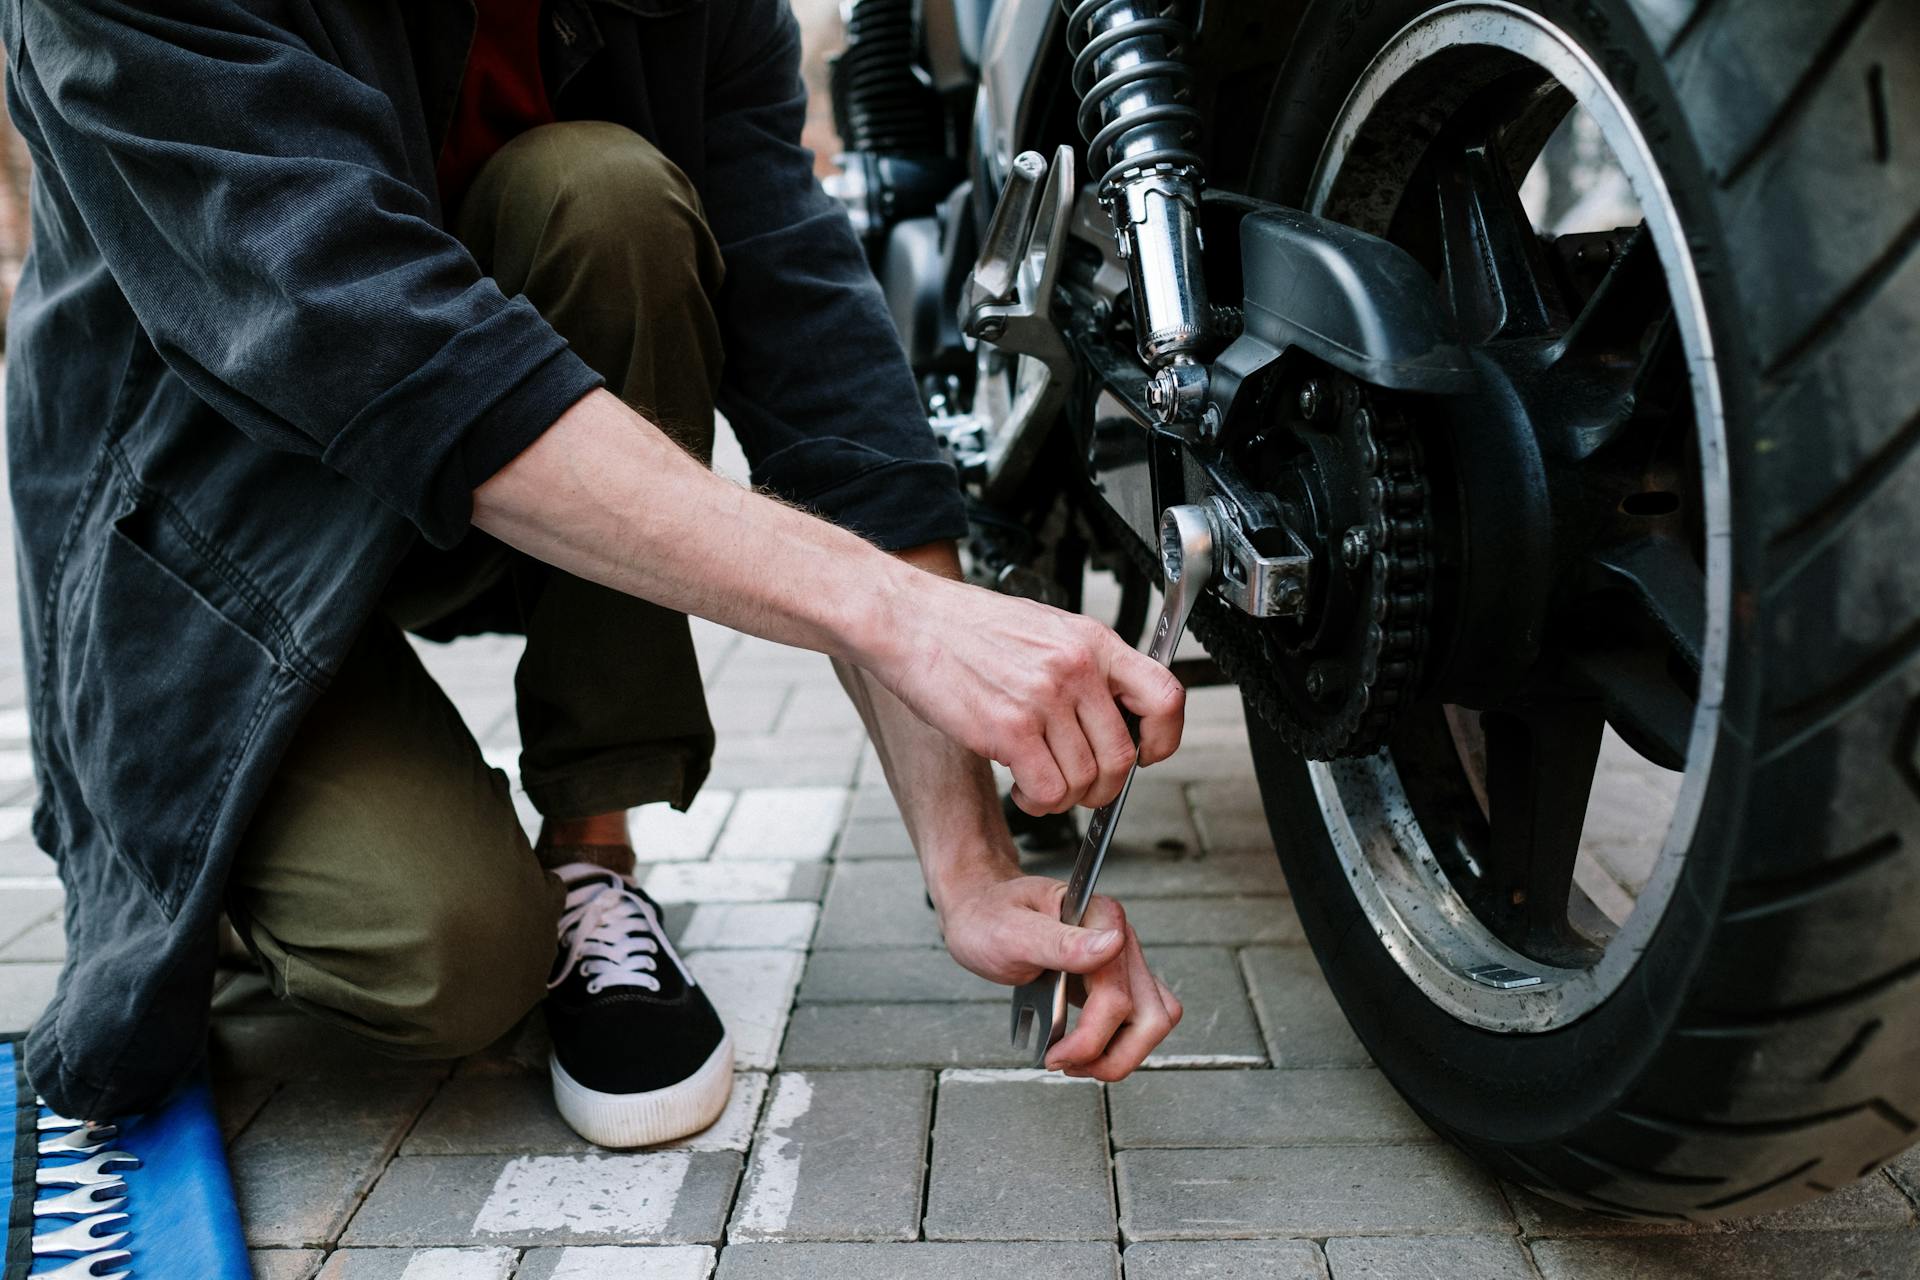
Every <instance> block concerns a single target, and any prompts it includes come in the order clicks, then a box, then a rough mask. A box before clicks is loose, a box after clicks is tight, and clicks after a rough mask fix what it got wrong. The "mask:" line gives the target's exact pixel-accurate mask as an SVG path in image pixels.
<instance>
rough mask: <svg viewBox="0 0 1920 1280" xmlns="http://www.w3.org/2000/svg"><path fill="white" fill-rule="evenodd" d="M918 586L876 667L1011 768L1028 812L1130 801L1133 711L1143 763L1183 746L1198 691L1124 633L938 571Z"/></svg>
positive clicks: (896, 608)
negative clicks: (1191, 698) (1126, 795)
mask: <svg viewBox="0 0 1920 1280" xmlns="http://www.w3.org/2000/svg"><path fill="white" fill-rule="evenodd" d="M906 585H907V587H908V588H909V589H908V590H906V591H903V592H901V593H900V594H899V595H898V596H896V598H895V599H894V601H893V607H892V609H891V610H890V613H891V615H892V616H891V621H890V624H889V626H890V628H891V631H892V635H891V637H890V640H889V641H886V642H882V644H881V645H880V646H878V647H879V648H880V650H881V651H882V652H883V653H884V655H885V656H884V658H883V659H882V660H881V661H879V662H877V663H874V664H871V665H870V666H869V669H870V670H872V671H873V672H874V674H875V675H876V676H877V677H878V678H879V679H880V681H881V683H883V684H885V685H886V686H887V687H888V688H890V689H891V690H892V691H893V692H894V694H895V695H897V696H898V697H899V698H900V699H901V701H903V702H905V703H906V704H907V705H908V706H909V707H911V708H913V710H914V712H915V713H916V714H917V715H919V716H920V717H921V719H923V720H925V721H926V722H927V723H928V724H931V725H933V726H934V727H935V728H937V729H940V730H941V731H943V732H945V733H946V734H948V735H949V736H951V737H952V738H954V739H955V740H956V741H958V742H960V743H961V744H962V745H963V746H965V747H967V748H968V749H969V750H971V751H972V752H974V753H975V754H976V755H981V756H985V757H986V758H988V759H990V760H997V761H999V762H1000V763H1001V764H1004V765H1006V766H1007V767H1008V768H1010V769H1011V770H1012V771H1013V781H1014V787H1013V800H1014V803H1015V804H1017V805H1019V806H1020V807H1021V808H1022V809H1024V810H1026V811H1027V812H1028V813H1033V814H1040V813H1063V812H1065V811H1066V810H1068V809H1071V808H1073V807H1074V806H1075V805H1088V806H1097V805H1102V804H1105V803H1106V802H1107V801H1109V800H1111V799H1113V798H1114V797H1115V796H1117V795H1119V794H1120V787H1121V785H1122V784H1123V783H1124V782H1125V781H1126V777H1127V770H1128V769H1129V768H1130V767H1132V764H1133V752H1134V745H1133V738H1132V737H1131V735H1130V734H1129V733H1128V732H1127V725H1126V721H1125V719H1124V718H1123V717H1122V716H1121V713H1120V707H1121V706H1124V707H1125V708H1126V709H1127V710H1128V711H1131V712H1132V713H1133V714H1134V715H1135V716H1137V717H1139V721H1140V763H1142V764H1154V763H1156V762H1158V761H1160V760H1164V759H1166V758H1167V757H1168V756H1170V755H1172V754H1173V752H1174V749H1175V748H1176V747H1178V746H1179V745H1180V728H1181V723H1182V716H1183V712H1184V709H1185V706H1186V691H1185V690H1184V689H1182V688H1181V687H1180V682H1179V681H1178V680H1177V679H1175V678H1174V676H1173V673H1172V672H1170V671H1168V670H1167V669H1166V668H1165V667H1163V666H1161V665H1160V664H1159V663H1157V662H1155V661H1153V660H1152V659H1151V658H1149V657H1147V656H1146V655H1145V654H1143V653H1140V652H1138V651H1136V650H1135V649H1134V648H1133V646H1131V645H1129V644H1128V643H1127V642H1126V641H1124V640H1122V639H1121V638H1120V637H1119V636H1118V635H1116V634H1115V633H1114V632H1113V629H1112V628H1110V627H1108V626H1106V625H1105V624H1103V623H1100V622H1096V621H1094V620H1093V619H1091V618H1084V617H1081V616H1079V615H1077V614H1071V613H1066V612H1063V611H1062V610H1059V609H1053V608H1049V607H1048V606H1046V605H1043V604H1037V603H1035V602H1034V601H1031V600H1022V599H1018V598H1016V597H1013V596H1004V595H999V594H997V593H995V592H991V591H987V590H984V589H982V588H979V587H972V586H967V585H965V584H962V583H957V582H951V581H947V580H945V579H942V578H937V577H935V576H933V575H931V574H924V575H916V576H915V578H914V579H911V580H909V582H908V583H907V584H906ZM1116 702H1117V703H1118V705H1116Z"/></svg>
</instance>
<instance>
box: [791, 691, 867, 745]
mask: <svg viewBox="0 0 1920 1280" xmlns="http://www.w3.org/2000/svg"><path fill="white" fill-rule="evenodd" d="M865 728H866V726H865V725H863V724H862V723H861V722H860V712H859V710H858V709H857V708H856V707H855V706H854V705H853V700H852V699H851V698H849V697H847V692H846V690H845V689H842V688H841V687H840V682H839V681H838V680H835V681H833V682H832V684H831V685H815V684H803V685H801V686H799V687H798V688H796V689H795V690H794V691H793V696H792V697H791V698H789V699H787V705H786V706H785V707H784V708H782V709H781V712H780V721H779V725H778V729H779V731H780V732H782V733H787V732H795V733H818V732H821V731H823V730H833V729H851V730H853V731H854V732H856V733H858V732H864V731H865Z"/></svg>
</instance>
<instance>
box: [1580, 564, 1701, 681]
mask: <svg viewBox="0 0 1920 1280" xmlns="http://www.w3.org/2000/svg"><path fill="white" fill-rule="evenodd" d="M1593 559H1594V563H1595V564H1597V565H1599V567H1600V568H1601V570H1602V571H1604V572H1605V574H1606V575H1607V576H1608V578H1610V579H1612V580H1613V581H1615V582H1618V583H1620V584H1621V585H1624V586H1625V587H1626V588H1627V589H1628V590H1630V591H1632V592H1633V595H1634V598H1635V599H1636V600H1638V601H1639V602H1640V605H1641V607H1642V608H1643V609H1645V610H1646V612H1647V616H1648V617H1650V618H1651V619H1653V621H1654V622H1655V623H1657V624H1658V625H1659V627H1660V630H1661V631H1662V632H1663V633H1664V634H1665V636H1666V638H1667V640H1668V642H1669V643H1670V644H1671V645H1672V646H1673V650H1674V652H1675V653H1676V654H1678V655H1679V656H1680V660H1681V661H1682V662H1684V663H1685V664H1686V665H1687V667H1688V668H1689V669H1690V670H1693V671H1698V670H1700V648H1701V645H1702V644H1703V643H1704V637H1705V634H1706V629H1707V604H1706V598H1707V579H1706V574H1705V573H1703V572H1702V571H1701V569H1700V564H1699V562H1698V561H1696V560H1695V559H1694V558H1693V552H1692V551H1690V550H1689V549H1688V548H1687V546H1686V544H1685V543H1683V542H1681V541H1680V539H1679V538H1677V537H1672V536H1669V535H1663V534H1649V535H1647V536H1645V537H1640V538H1634V539H1632V540H1631V541H1629V542H1622V543H1617V544H1615V545H1613V546H1607V547H1602V548H1600V549H1599V550H1598V551H1596V552H1595V553H1594V556H1593Z"/></svg>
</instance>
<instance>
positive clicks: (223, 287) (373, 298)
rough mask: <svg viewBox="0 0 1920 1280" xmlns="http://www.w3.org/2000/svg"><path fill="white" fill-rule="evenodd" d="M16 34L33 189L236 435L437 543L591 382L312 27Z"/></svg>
mask: <svg viewBox="0 0 1920 1280" xmlns="http://www.w3.org/2000/svg"><path fill="white" fill-rule="evenodd" d="M19 19H20V30H19V42H18V44H17V45H16V47H15V50H14V57H15V60H16V64H17V65H16V67H15V75H16V77H17V79H18V81H19V83H17V84H16V86H15V95H16V99H17V100H21V101H24V102H25V104H26V106H27V108H28V109H29V110H31V111H32V112H33V115H34V119H35V122H36V124H37V126H38V132H39V133H40V135H41V138H42V144H43V145H44V146H45V148H46V150H47V152H48V155H47V156H46V157H43V159H45V160H47V161H50V163H49V164H48V165H46V166H45V169H46V172H45V176H44V180H46V181H58V182H64V183H65V184H66V185H67V187H68V188H69V189H70V191H71V193H72V195H73V197H74V201H75V204H76V205H77V207H78V208H79V209H80V211H81V215H82V218H83V220H84V222H85V227H86V231H87V234H89V235H90V236H91V237H92V238H93V240H94V241H95V243H96V246H97V248H98V251H99V254H100V257H101V260H102V261H103V262H104V263H105V264H106V267H107V270H108V271H110V272H111V273H112V275H113V278H114V281H115V283H116V284H117V285H118V286H119V288H120V290H121V292H122V293H124V294H125V296H126V298H127V301H128V304H129V305H130V306H131V308H132V309H133V312H134V314H135V316H136V317H137V318H138V320H139V322H140V324H141V327H142V328H143V329H144V330H145V332H146V334H147V336H148V338H149V339H150V340H151V341H152V342H153V344H154V347H155V349H156V350H157V351H158V352H159V354H160V355H161V357H162V358H163V359H164V360H165V361H166V362H167V364H168V366H169V367H170V368H171V369H173V370H174V371H175V372H176V373H177V374H178V375H179V376H180V377H181V378H182V379H183V380H185V382H186V383H187V384H188V385H189V386H190V387H191V388H192V389H193V391H194V392H195V393H196V394H197V395H199V396H200V397H201V398H202V399H203V400H205V401H207V402H208V403H209V404H210V405H211V406H212V407H213V408H214V409H215V410H216V411H218V412H219V413H220V414H221V415H222V416H223V417H224V418H226V419H227V420H228V421H230V422H232V423H233V424H234V425H235V426H237V427H239V428H240V429H241V430H243V431H245V432H247V433H248V434H249V435H250V436H253V437H254V438H256V439H258V440H260V441H262V442H264V443H266V444H268V445H271V446H273V447H276V448H282V449H290V450H295V451H299V452H303V453H307V454H310V455H313V456H316V457H319V458H320V459H322V460H323V461H324V462H325V463H326V464H327V465H329V466H331V467H333V468H334V469H336V470H338V471H339V472H340V473H342V474H343V475H345V476H346V477H348V478H349V479H350V480H352V481H354V482H355V483H357V484H359V485H362V486H364V487H365V488H366V489H368V490H369V491H371V492H373V493H374V494H375V495H377V496H378V497H379V498H380V499H381V500H382V501H383V502H385V503H387V504H388V505H389V506H391V507H393V508H394V509H395V510H397V511H399V512H400V513H401V514H402V515H404V516H405V517H406V518H407V519H409V520H411V521H412V522H413V523H414V524H415V525H417V526H418V527H419V528H420V530H421V532H422V533H423V534H424V535H425V536H426V537H427V538H428V539H429V540H430V541H432V542H434V543H436V544H438V545H442V546H445V545H449V544H451V543H452V542H454V541H456V540H457V539H458V538H459V537H460V535H461V534H462V533H463V532H464V531H465V529H466V527H467V525H468V522H469V520H470V518H471V513H472V490H473V488H474V486H475V485H476V484H478V483H479V482H481V481H484V480H485V479H486V478H487V477H488V476H489V475H491V474H492V472H493V471H494V470H497V469H498V468H499V467H500V466H502V465H504V464H505V463H506V462H507V461H508V460H509V459H511V458H512V457H513V456H514V455H515V454H517V453H518V452H519V451H520V450H522V449H524V448H525V447H526V446H527V445H528V444H530V443H532V441H533V440H534V439H535V438H536V437H537V436H538V435H539V434H540V433H541V432H542V431H543V430H545V429H546V427H547V426H548V425H550V424H551V423H552V422H553V420H554V419H555V418H556V417H558V416H559V415H560V413H562V412H563V411H564V410H565V409H566V408H567V407H568V406H569V405H571V404H572V403H573V402H574V401H576V400H578V399H579V398H580V397H581V396H582V395H585V394H586V393H587V392H588V391H590V390H592V389H593V388H594V387H595V386H597V385H599V382H600V379H599V378H598V376H597V375H595V374H594V373H593V372H592V371H591V370H590V369H588V368H587V366H586V365H585V364H584V363H583V362H582V361H581V360H580V359H579V358H578V357H576V356H575V355H574V354H573V353H572V352H571V351H570V350H569V349H568V347H567V345H566V343H565V342H564V341H563V340H562V339H561V338H560V336H559V335H558V334H556V333H555V332H554V331H553V328H552V326H550V325H548V324H547V323H546V321H544V320H543V319H541V317H540V315H539V314H538V313H537V312H536V311H535V310H534V309H533V307H532V306H531V305H530V304H528V303H527V302H526V301H525V300H524V299H512V300H510V299H508V298H506V297H505V296H504V295H502V294H501V292H500V290H499V289H498V288H497V287H496V286H495V285H494V283H493V281H492V280H490V279H488V278H487V277H486V276H485V275H483V274H482V272H481V271H480V269H479V266H478V265H477V264H476V263H475V262H474V260H473V258H472V256H471V255H470V254H469V253H467V251H466V250H465V248H463V247H462V246H461V245H460V243H459V242H458V241H457V240H455V239H454V238H453V237H452V236H451V235H449V234H448V233H447V232H446V231H444V230H443V229H442V228H441V227H440V226H439V225H438V223H437V212H436V210H435V207H434V205H433V203H432V200H431V198H430V197H429V196H428V195H427V194H425V191H426V190H430V189H431V188H430V184H431V181H432V175H431V173H426V174H420V173H417V172H410V171H409V168H410V161H409V153H408V149H407V147H406V145H405V143H404V135H403V131H402V125H401V122H400V119H399V116H398V114H397V112H396V108H395V105H394V103H393V102H392V101H391V100H390V99H389V98H388V97H387V96H386V95H385V94H384V93H383V92H381V91H380V90H378V89H376V88H374V87H373V86H371V85H370V84H368V83H366V82H364V81H362V80H360V79H358V78H356V77H355V76H354V75H353V74H351V73H349V72H348V71H347V70H345V69H343V68H342V67H340V66H337V65H335V64H334V63H333V62H331V61H329V59H328V58H327V57H325V56H323V55H322V53H321V52H319V51H318V50H320V49H322V48H323V47H324V45H325V29H324V26H323V25H322V24H320V23H319V22H318V21H317V20H316V22H315V29H314V30H313V31H312V32H307V31H302V30H299V29H297V24H290V23H285V22H276V21H272V20H268V19H265V18H261V17H256V16H254V15H253V14H251V13H250V12H249V10H248V9H247V8H246V7H243V6H242V5H240V4H238V3H233V2H231V0H173V2H171V3H169V4H167V5H164V6H157V5H156V6H151V7H142V6H138V5H133V4H125V3H120V2H119V0H25V3H24V5H23V7H22V10H21V12H20V14H19ZM23 73H24V74H23ZM412 165H413V167H415V168H417V167H418V160H417V158H416V159H415V160H414V161H413V162H412Z"/></svg>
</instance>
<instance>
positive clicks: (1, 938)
mask: <svg viewBox="0 0 1920 1280" xmlns="http://www.w3.org/2000/svg"><path fill="white" fill-rule="evenodd" d="M66 897H67V895H66V891H65V890H64V889H62V888H61V887H60V881H59V880H57V879H55V878H53V877H50V876H32V877H25V876H22V877H19V878H16V879H5V880H0V942H11V941H13V940H14V939H15V938H17V937H19V936H20V935H21V934H23V933H25V932H26V931H27V930H29V929H31V928H33V927H34V926H35V925H37V924H40V923H42V922H44V921H47V920H56V919H58V918H59V916H60V904H61V903H63V902H65V901H66Z"/></svg>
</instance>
